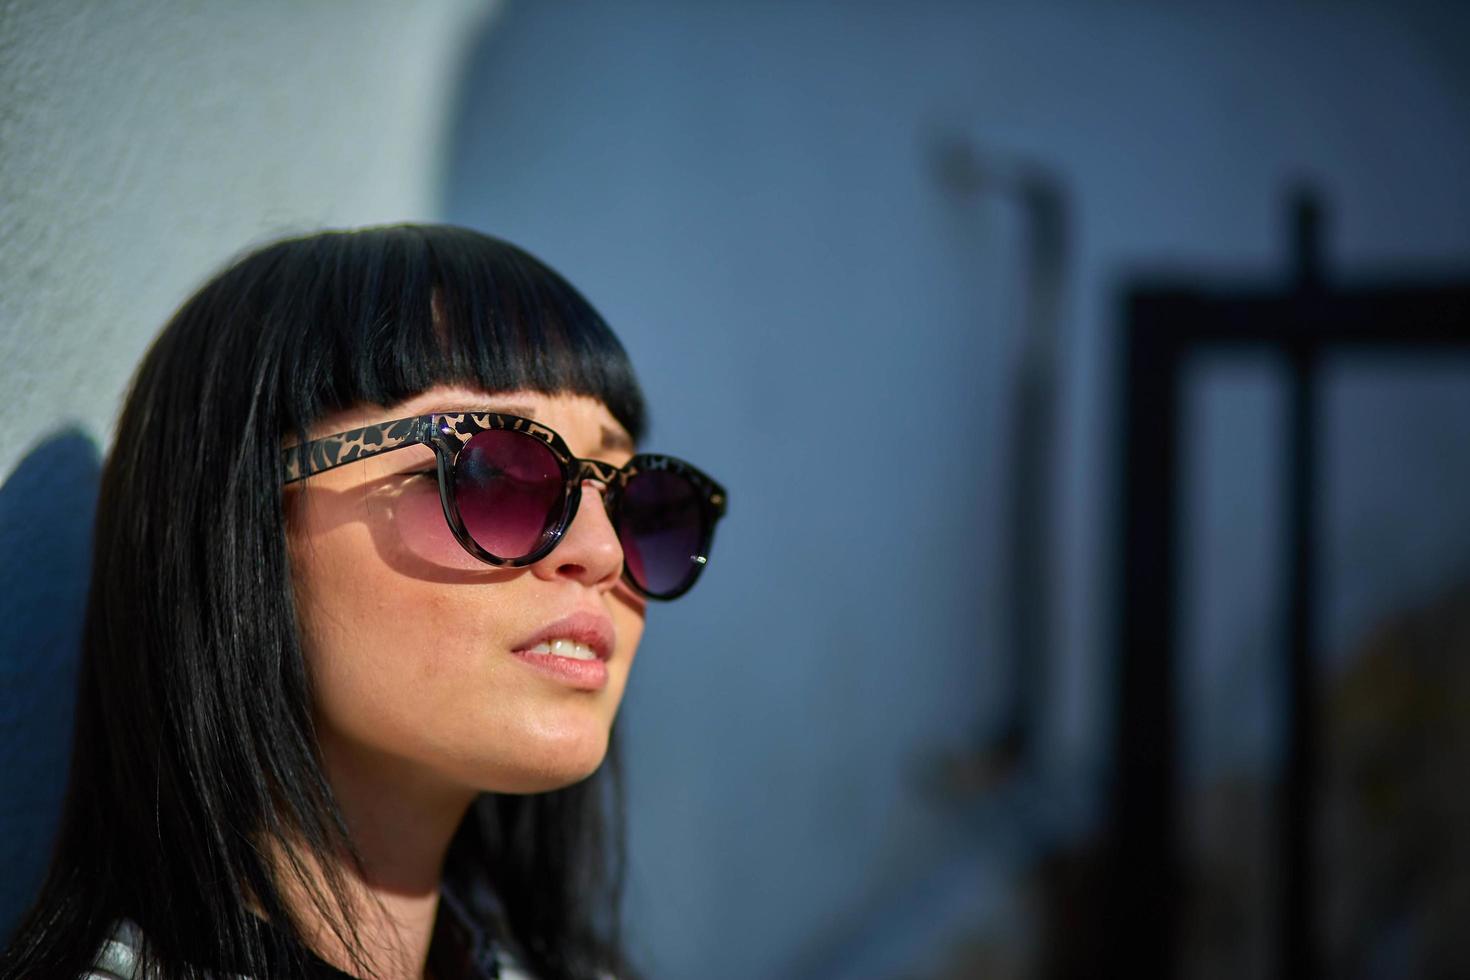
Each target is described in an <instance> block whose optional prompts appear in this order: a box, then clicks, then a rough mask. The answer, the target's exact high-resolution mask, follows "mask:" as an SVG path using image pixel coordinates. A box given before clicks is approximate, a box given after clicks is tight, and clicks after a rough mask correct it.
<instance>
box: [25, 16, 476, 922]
mask: <svg viewBox="0 0 1470 980" xmlns="http://www.w3.org/2000/svg"><path fill="white" fill-rule="evenodd" d="M494 7H495V3H494V2H493V0H420V2H415V3H403V2H397V0H373V2H359V3H345V2H328V0H253V2H249V3H237V2H230V0H208V2H184V0H147V2H144V0H90V2H89V0H6V2H4V3H0V596H3V598H0V604H3V605H0V691H3V693H0V868H4V869H5V873H4V874H0V932H3V931H5V930H6V929H8V927H9V923H10V920H11V918H12V916H13V914H14V913H15V912H16V911H17V910H18V907H19V905H18V903H19V902H20V901H21V900H22V898H23V895H24V893H25V892H27V891H29V888H30V886H31V885H32V884H33V876H34V874H35V872H36V870H37V869H38V868H39V866H40V862H41V859H42V856H43V853H42V852H43V851H44V848H45V846H46V844H47V842H48V841H49V833H50V828H51V824H52V821H53V820H54V807H55V801H56V798H57V793H58V792H59V790H60V787H61V778H62V775H63V772H62V769H63V768H64V755H63V751H64V748H65V740H66V732H67V731H68V728H69V712H70V697H71V693H70V680H69V678H70V676H71V671H72V668H73V662H74V657H75V652H74V643H75V637H76V628H77V622H76V621H77V618H78V617H79V616H80V611H81V594H82V590H83V589H84V588H85V569H86V560H87V541H86V534H85V524H86V521H87V519H88V515H89V513H90V511H91V508H92V506H93V500H92V498H93V495H94V494H95V480H96V469H97V460H98V458H99V456H100V454H101V452H102V451H103V450H104V449H105V447H106V445H107V441H108V435H109V432H110V430H111V428H112V425H113V421H114V417H115V414H116V412H117V409H118V407H119V403H120V398H121V396H122V394H123V391H124V388H125V386H126V384H127V381H128V378H129V376H130V374H131V372H132V370H133V368H134V366H135V365H136V364H137V362H138V360H139V358H140V356H141V354H142V352H143V350H144V349H145V347H146V346H147V344H148V342H149V341H150V340H151V338H152V337H153V336H154V335H155V334H156V333H157V332H158V330H159V328H160V327H161V326H162V325H163V323H164V321H165V320H166V319H167V317H168V316H169V314H170V313H171V312H172V310H173V309H174V308H175V307H176V306H177V305H178V304H179V303H180V302H181V301H182V300H183V299H184V298H185V297H186V296H187V295H188V294H189V293H190V292H192V290H193V289H194V288H195V287H196V286H197V285H199V284H200V283H201V282H202V281H203V279H204V278H206V277H207V276H208V274H209V273H210V272H211V271H213V270H214V269H215V268H217V267H218V266H219V265H220V264H222V263H223V262H225V261H226V260H228V259H229V258H230V257H231V256H232V255H234V254H235V253H237V252H239V251H242V250H244V249H245V248H246V247H247V246H249V245H251V244H252V243H258V242H261V241H264V240H266V239H268V238H271V237H275V236H277V235H280V234H284V233H291V232H304V231H309V230H313V229H316V228H319V227H322V226H328V225H359V224H370V223H377V222H386V221H398V220H412V219H432V218H433V217H434V207H435V204H436V202H437V199H438V198H437V193H436V188H437V186H438V180H439V177H440V175H441V169H442V163H441V160H442V155H443V154H442V150H443V142H444V141H443V135H444V124H445V109H446V106H447V105H448V102H449V94H450V92H451V91H452V90H453V86H454V84H455V82H456V79H457V72H458V68H459V66H460V62H461V46H462V41H463V39H464V38H465V37H468V36H472V35H474V34H475V33H476V32H477V30H478V29H479V27H480V24H481V21H482V19H483V18H485V17H486V16H487V15H488V14H489V13H490V12H491V11H492V10H493V9H494ZM89 481H90V484H89ZM78 525H80V529H79V527H78Z"/></svg>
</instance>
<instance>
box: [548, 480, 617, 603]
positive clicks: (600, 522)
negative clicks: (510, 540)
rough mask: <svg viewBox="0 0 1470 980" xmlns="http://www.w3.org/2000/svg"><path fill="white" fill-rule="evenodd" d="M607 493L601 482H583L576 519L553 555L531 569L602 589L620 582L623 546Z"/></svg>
mask: <svg viewBox="0 0 1470 980" xmlns="http://www.w3.org/2000/svg"><path fill="white" fill-rule="evenodd" d="M603 490H604V487H603V486H602V484H600V483H597V482H595V481H593V480H584V481H582V501H581V503H580V504H578V506H577V516H576V517H574V518H572V523H571V525H570V526H569V527H568V528H567V530H566V533H565V534H563V535H562V538H561V540H560V541H558V542H557V544H556V547H555V548H553V549H551V553H550V554H549V555H547V556H546V557H545V558H542V559H541V560H540V561H538V562H536V563H535V564H534V565H532V566H531V571H532V572H533V573H534V574H535V575H536V576H537V577H538V578H542V579H545V580H547V581H559V580H565V579H572V580H574V581H577V582H580V583H581V584H582V585H585V586H588V587H589V588H598V589H609V588H612V587H613V586H614V585H616V584H617V583H618V579H619V577H621V575H622V574H623V546H622V544H621V543H620V542H619V541H618V534H617V532H616V531H615V530H613V526H612V520H611V519H610V518H609V517H608V514H607V506H606V503H605V501H604V500H603V497H602V494H603Z"/></svg>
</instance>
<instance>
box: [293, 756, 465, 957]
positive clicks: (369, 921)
mask: <svg viewBox="0 0 1470 980" xmlns="http://www.w3.org/2000/svg"><path fill="white" fill-rule="evenodd" d="M322 754H323V761H324V763H325V765H326V769H327V776H328V779H329V780H330V782H331V785H332V792H333V793H334V795H335V796H336V799H337V805H338V806H339V807H340V808H341V810H342V815H343V817H344V818H345V820H346V822H347V829H348V831H349V832H350V833H351V835H352V839H353V841H354V843H355V844H356V845H357V848H358V851H359V853H360V854H361V856H362V867H361V869H359V868H356V867H354V866H353V863H352V862H351V861H350V860H347V859H346V858H345V857H344V858H343V859H342V860H340V861H339V867H340V869H341V872H342V875H343V883H344V885H345V886H346V888H347V892H348V897H349V900H350V901H351V903H352V907H353V908H354V910H355V918H356V923H357V928H358V936H359V938H360V939H361V942H362V948H363V953H364V954H365V955H366V957H367V961H368V965H370V966H371V967H372V968H373V970H374V973H375V975H376V976H379V977H383V978H385V980H419V978H422V977H424V976H426V973H425V968H426V964H427V962H428V956H429V942H430V940H431V939H432V937H433V933H434V920H435V917H436V916H437V914H438V910H439V888H440V884H441V881H442V877H443V869H444V857H445V854H446V853H447V852H448V850H449V843H450V840H451V839H452V838H453V837H454V833H455V830H456V829H457V828H458V827H459V824H460V821H461V820H463V819H464V815H465V812H466V811H467V810H468V808H469V806H470V804H471V803H472V802H473V801H474V797H475V794H474V793H473V792H471V791H468V790H465V789H463V788H456V787H449V786H447V785H445V784H444V783H441V782H438V781H434V780H431V779H427V778H425V777H424V776H423V774H422V771H421V770H415V769H414V768H413V767H411V766H409V765H408V764H406V763H398V764H395V763H394V762H393V761H392V760H385V759H383V758H381V757H374V758H371V759H369V758H365V757H363V756H362V755H361V754H359V753H355V752H353V751H352V750H351V748H350V747H346V746H342V745H334V744H330V743H328V742H327V741H325V740H324V741H323V743H322ZM317 870H318V871H319V870H320V869H317ZM318 880H319V881H320V880H321V878H320V877H319V878H318ZM293 909H294V911H295V912H296V914H297V915H298V916H299V917H300V921H301V923H302V926H303V928H304V931H305V935H306V938H307V940H308V941H309V942H310V943H311V944H312V947H313V949H314V950H315V951H316V953H317V955H319V956H321V957H322V959H324V960H326V961H327V962H329V963H331V964H332V965H334V966H336V967H338V968H339V969H341V970H344V971H346V972H348V973H351V972H353V970H354V966H353V962H352V957H351V955H350V953H349V951H348V948H347V946H346V945H345V944H344V943H343V941H342V939H341V938H339V937H338V936H337V935H336V933H335V932H334V931H333V929H332V928H331V925H330V924H329V923H328V922H327V921H324V920H323V917H322V915H321V913H320V911H319V910H318V909H316V908H315V907H314V904H313V903H311V902H309V901H308V902H303V901H300V896H293ZM349 938H350V936H349Z"/></svg>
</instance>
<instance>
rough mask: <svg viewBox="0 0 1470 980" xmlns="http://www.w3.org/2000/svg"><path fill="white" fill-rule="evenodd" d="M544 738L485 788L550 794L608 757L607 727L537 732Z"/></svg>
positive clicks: (497, 770) (589, 772)
mask: <svg viewBox="0 0 1470 980" xmlns="http://www.w3.org/2000/svg"><path fill="white" fill-rule="evenodd" d="M538 734H539V735H540V736H541V737H540V738H537V739H535V740H534V741H533V742H532V744H529V745H526V746H525V747H524V751H523V752H521V753H519V754H518V755H517V758H516V759H515V764H514V765H511V766H507V765H505V764H504V763H503V762H502V763H501V764H500V765H497V766H495V767H494V772H493V774H487V776H488V777H489V778H488V779H487V780H485V781H484V782H487V783H488V785H482V787H481V788H482V789H483V790H485V791H488V792H492V793H515V794H526V793H549V792H551V791H552V790H558V789H564V788H565V787H567V786H571V785H572V784H574V783H580V782H581V781H582V780H584V779H586V778H587V777H589V776H591V775H592V774H593V773H594V772H596V771H597V769H598V767H599V766H601V765H602V762H603V760H604V759H605V758H606V757H607V741H608V733H607V729H605V728H599V729H597V730H591V731H572V732H561V733H557V735H556V737H555V738H547V737H546V736H547V735H548V734H550V733H546V732H541V733H538Z"/></svg>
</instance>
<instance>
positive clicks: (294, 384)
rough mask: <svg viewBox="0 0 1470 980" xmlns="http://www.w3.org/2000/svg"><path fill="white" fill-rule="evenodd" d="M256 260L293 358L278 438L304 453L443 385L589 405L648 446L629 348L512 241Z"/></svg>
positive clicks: (314, 248)
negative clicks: (316, 435) (361, 409)
mask: <svg viewBox="0 0 1470 980" xmlns="http://www.w3.org/2000/svg"><path fill="white" fill-rule="evenodd" d="M247 261H248V262H259V263H262V264H263V267H262V268H261V272H262V275H261V277H260V280H259V282H260V284H261V285H262V286H263V287H264V288H263V289H261V290H260V291H259V293H258V295H259V296H260V298H261V299H262V300H263V301H264V302H263V306H262V308H260V309H258V310H257V315H256V317H255V318H254V319H255V320H256V322H257V323H258V324H259V328H260V329H261V331H262V332H263V333H265V334H266V335H267V336H266V337H263V338H262V339H263V340H264V341H265V342H266V343H267V344H270V345H271V346H276V345H278V350H279V354H280V358H279V361H278V363H279V364H280V366H281V370H280V372H279V374H278V378H279V382H280V388H279V390H278V392H277V395H278V398H279V401H278V406H277V407H278V411H277V413H276V415H277V418H278V420H279V421H280V423H281V426H282V428H281V431H279V432H278V433H276V434H277V435H278V436H287V435H290V436H292V437H293V438H294V440H296V441H304V440H305V438H306V435H307V433H308V430H310V429H311V427H312V426H313V425H315V424H316V423H317V422H318V421H319V420H320V419H322V418H323V417H325V416H327V415H329V414H332V413H334V412H336V411H338V410H340V409H344V408H348V407H351V406H354V405H359V404H371V405H383V406H387V405H390V404H393V403H395V402H399V401H402V400H404V399H406V398H410V397H412V396H414V395H416V394H418V393H420V392H422V391H424V390H426V389H427V388H430V387H432V386H434V385H436V384H463V385H466V386H470V387H477V388H481V389H483V390H485V391H487V392H492V393H494V392H505V391H512V390H518V389H524V390H530V391H536V392H541V393H544V394H579V395H588V396H590V397H593V398H596V399H598V400H600V401H601V402H602V403H603V404H605V405H606V406H607V407H608V409H609V410H610V411H611V412H612V414H613V417H614V418H616V419H617V420H618V422H620V423H621V424H622V425H623V427H624V428H626V429H627V430H628V433H629V434H630V435H631V436H632V437H633V439H634V440H635V441H639V440H641V439H642V437H643V435H644V431H645V424H646V421H645V409H644V401H643V395H642V392H641V391H640V389H639V387H638V382H637V380H636V378H635V377H634V374H633V367H632V364H631V363H630V362H629V360H628V355H627V352H626V351H624V349H623V346H622V344H621V343H619V341H618V339H617V337H616V336H615V335H614V334H613V332H612V330H611V329H610V328H609V327H608V325H607V323H606V322H605V321H604V320H603V319H602V317H601V315H600V314H598V312H597V311H596V310H595V309H594V308H593V307H592V305H591V304H590V303H588V302H587V300H586V299H585V298H584V297H583V296H582V294H581V293H579V292H578V291H577V290H576V289H575V288H574V287H573V286H572V285H571V284H570V283H568V282H567V281H566V280H565V279H563V278H562V277H561V276H560V275H558V274H557V273H556V272H555V271H554V270H552V269H551V268H549V267H548V266H547V265H545V264H544V263H542V262H541V261H540V260H538V259H537V258H535V257H534V256H532V255H530V254H529V253H527V252H525V251H524V250H522V249H520V248H517V247H516V246H514V245H511V244H510V243H508V242H505V241H501V240H499V239H496V238H492V237H490V236H488V235H483V234H480V233H478V232H474V231H470V230H469V229H465V228H456V227H452V226H442V225H436V226H418V225H397V226H392V227H383V228H368V229H362V230H357V231H349V232H332V233H327V234H324V235H314V236H311V237H309V238H304V239H296V240H290V241H285V242H281V243H278V244H277V245H274V246H271V247H269V248H267V249H265V250H264V251H262V252H260V253H257V255H256V256H254V257H252V259H250V260H247ZM272 335H273V336H272ZM272 340H274V341H276V344H271V341H272Z"/></svg>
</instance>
